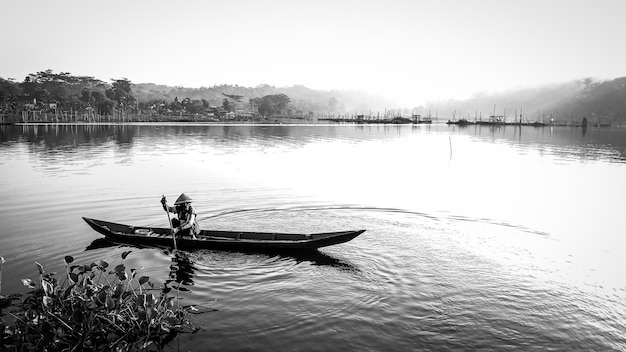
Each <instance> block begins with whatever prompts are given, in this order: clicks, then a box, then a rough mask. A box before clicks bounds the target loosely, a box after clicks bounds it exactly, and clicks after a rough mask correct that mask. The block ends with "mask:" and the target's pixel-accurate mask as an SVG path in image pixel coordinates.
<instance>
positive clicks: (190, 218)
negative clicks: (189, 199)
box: [178, 213, 196, 231]
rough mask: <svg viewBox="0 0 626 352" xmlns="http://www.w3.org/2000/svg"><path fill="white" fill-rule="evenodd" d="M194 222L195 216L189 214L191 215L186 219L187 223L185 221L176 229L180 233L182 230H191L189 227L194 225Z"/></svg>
mask: <svg viewBox="0 0 626 352" xmlns="http://www.w3.org/2000/svg"><path fill="white" fill-rule="evenodd" d="M194 221H196V214H194V213H191V215H189V218H188V219H187V221H185V222H183V223H182V224H180V226H179V227H178V228H179V230H180V231H182V230H186V229H188V228H191V225H192V224H193V223H194Z"/></svg>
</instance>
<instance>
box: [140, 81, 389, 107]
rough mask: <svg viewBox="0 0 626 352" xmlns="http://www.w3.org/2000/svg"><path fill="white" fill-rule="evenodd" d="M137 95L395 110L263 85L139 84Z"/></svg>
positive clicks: (378, 102)
mask: <svg viewBox="0 0 626 352" xmlns="http://www.w3.org/2000/svg"><path fill="white" fill-rule="evenodd" d="M132 89H133V94H134V95H135V96H136V97H137V99H138V100H139V101H140V102H150V101H165V102H171V101H174V99H178V100H182V99H184V98H189V99H191V100H202V99H204V100H206V101H208V102H209V104H210V105H211V106H221V105H222V101H223V100H224V94H227V95H235V96H241V97H242V99H241V100H242V101H243V102H248V101H249V100H250V99H254V98H261V97H264V96H268V95H276V94H285V95H287V96H288V97H289V100H290V105H291V107H292V109H293V110H294V111H300V112H303V113H308V112H314V113H344V112H365V111H369V110H374V111H382V110H384V109H385V108H392V107H395V106H394V105H393V104H392V103H391V102H390V101H389V100H387V99H384V98H382V97H380V96H376V95H373V94H368V93H365V92H362V91H339V90H332V91H325V90H315V89H310V88H307V87H304V86H301V85H296V86H292V87H274V86H271V85H267V84H264V85H259V86H256V87H252V88H251V87H242V86H238V85H227V84H223V85H219V86H213V87H201V88H185V87H172V86H166V85H157V84H153V83H139V84H133V85H132Z"/></svg>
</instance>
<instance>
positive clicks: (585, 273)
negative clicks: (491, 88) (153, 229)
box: [0, 125, 626, 351]
mask: <svg viewBox="0 0 626 352" xmlns="http://www.w3.org/2000/svg"><path fill="white" fill-rule="evenodd" d="M625 180H626V130H623V129H598V128H590V129H588V130H586V131H583V130H581V129H580V128H566V127H558V128H550V127H546V128H532V127H524V128H521V129H520V128H519V127H513V126H507V127H495V128H493V127H492V128H490V127H484V126H483V127H480V126H470V127H466V128H460V127H458V126H447V125H432V126H425V125H423V126H410V125H403V126H383V125H276V126H274V125H258V126H254V125H241V126H238V125H226V126H218V125H210V126H206V125H166V126H163V125H159V126H156V125H114V126H106V125H89V126H76V125H44V126H41V125H40V126H36V125H30V126H0V195H2V203H1V204H0V211H1V213H2V214H3V216H2V217H0V255H2V256H4V257H5V259H6V263H5V265H4V269H3V271H2V274H3V276H2V293H3V294H5V295H7V294H10V293H14V292H24V290H25V288H24V287H22V285H21V281H20V279H21V278H35V277H36V273H37V271H36V267H35V265H34V261H38V262H40V263H42V264H43V265H44V266H45V267H46V268H47V269H48V270H49V271H59V272H62V271H63V267H64V266H63V265H64V264H63V257H64V256H65V255H72V256H74V257H75V258H76V261H77V262H78V263H90V262H92V261H98V260H100V259H104V260H106V261H108V262H110V263H118V262H119V260H120V254H121V253H122V252H123V251H125V250H128V249H129V247H124V246H105V247H104V248H103V247H102V246H98V245H94V244H95V243H97V242H98V241H96V242H94V241H95V240H96V239H99V238H101V237H102V236H101V235H99V234H97V233H96V232H95V231H93V230H91V229H90V228H89V227H88V226H87V224H86V223H84V222H83V220H82V219H81V217H82V216H86V217H93V218H96V219H102V220H109V221H115V222H121V223H127V224H131V225H147V226H161V227H167V226H168V225H167V216H166V215H165V214H164V212H163V210H162V208H161V205H160V203H159V200H160V198H161V195H162V194H165V195H166V196H167V197H168V199H169V200H170V202H173V201H174V200H175V199H176V197H177V196H178V195H179V194H180V193H181V192H185V193H187V194H188V195H190V196H192V197H193V198H194V199H195V203H194V204H195V208H196V210H197V211H198V212H199V221H200V224H201V226H202V227H203V228H206V229H228V230H235V229H236V230H253V231H254V230H263V231H282V232H306V233H310V232H317V231H338V230H344V229H367V232H365V233H364V234H363V235H361V236H359V237H357V238H356V239H354V240H353V241H351V242H348V243H345V244H341V245H337V246H333V247H327V248H323V249H321V250H319V252H314V253H311V254H305V255H286V254H285V255H268V254H250V253H237V252H223V251H211V250H202V251H195V252H191V253H190V255H189V256H190V258H191V260H190V261H189V262H187V263H184V265H181V270H182V271H183V273H182V274H184V275H186V276H187V278H188V280H187V282H188V284H189V286H188V287H189V288H190V290H191V292H189V294H188V295H187V296H185V302H186V303H187V304H197V305H201V306H203V307H207V308H210V309H215V311H214V312H209V313H205V314H201V315H196V316H193V317H192V318H194V319H195V320H194V321H195V322H196V324H197V325H201V326H202V327H203V329H202V330H201V331H200V332H199V333H197V334H194V335H182V336H179V337H178V338H177V339H176V340H175V341H173V342H172V344H171V345H169V346H168V348H169V349H170V350H174V351H176V350H185V351H186V350H197V349H203V350H215V351H238V350H249V351H281V350H283V351H284V350H288V351H329V350H345V351H362V350H366V351H409V350H423V351H429V350H483V351H507V350H512V351H519V350H524V351H533V350H536V351H545V350H555V351H574V350H582V351H592V350H593V351H624V350H626V275H625V274H624V268H626V245H625V244H626V231H625V230H624V222H623V219H624V214H623V213H624V200H625V199H626V182H624V181H625ZM130 249H132V250H133V252H132V253H131V254H130V255H129V257H128V258H127V259H126V260H125V263H126V265H127V267H134V268H138V269H139V272H140V275H146V276H150V277H151V280H152V281H154V282H156V283H159V282H163V281H165V280H166V279H167V277H168V273H169V265H170V264H171V262H172V258H171V255H170V254H168V253H166V252H164V251H162V250H159V249H141V248H130Z"/></svg>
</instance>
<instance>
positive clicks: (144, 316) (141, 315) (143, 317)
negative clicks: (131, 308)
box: [137, 309, 148, 320]
mask: <svg viewBox="0 0 626 352" xmlns="http://www.w3.org/2000/svg"><path fill="white" fill-rule="evenodd" d="M137 317H138V318H139V320H147V319H148V315H147V314H146V311H145V310H143V309H140V310H139V313H137Z"/></svg>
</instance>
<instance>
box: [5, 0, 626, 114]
mask: <svg viewBox="0 0 626 352" xmlns="http://www.w3.org/2000/svg"><path fill="white" fill-rule="evenodd" d="M624 14H626V0H593V1H592V0H588V1H587V0H515V1H507V0H384V1H356V0H353V1H351V0H311V1H298V0H268V1H263V0H220V1H206V0H204V1H202V0H194V1H186V0H177V1H155V0H151V1H134V0H133V1H130V0H126V1H117V0H115V1H112V0H107V1H97V2H96V1H85V0H80V1H63V0H60V1H50V0H30V1H24V0H17V1H14V0H0V33H1V34H0V77H3V78H15V79H17V80H18V81H22V80H23V79H24V77H25V76H26V75H27V74H29V73H35V72H37V71H42V70H46V69H52V70H53V71H55V72H59V71H63V72H70V73H72V74H74V75H88V76H94V77H96V78H98V79H101V80H105V81H109V79H111V78H122V77H124V78H128V79H130V80H131V81H132V82H133V83H148V82H150V83H158V84H166V85H180V86H185V87H201V86H205V87H210V86H213V85H215V84H238V85H241V86H248V87H253V86H256V85H259V84H270V85H274V86H291V85H297V84H301V85H304V86H307V87H310V88H314V89H324V90H332V89H340V90H344V89H358V90H364V91H368V92H373V93H379V94H381V95H384V96H388V97H390V98H392V99H396V100H397V101H398V102H399V103H400V104H402V105H404V106H407V107H409V106H417V105H420V104H423V103H424V102H426V101H428V100H437V99H445V98H465V97H469V96H470V95H472V94H473V93H474V92H496V91H501V90H509V89H515V88H521V87H529V86H531V87H532V86H538V85H543V84H549V83H557V82H563V81H569V80H573V79H580V78H585V77H593V78H598V79H613V78H617V77H623V76H626V45H625V44H624V40H625V38H626V20H625V17H624Z"/></svg>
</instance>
